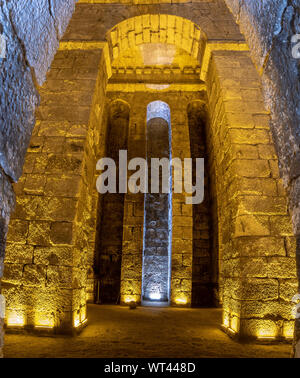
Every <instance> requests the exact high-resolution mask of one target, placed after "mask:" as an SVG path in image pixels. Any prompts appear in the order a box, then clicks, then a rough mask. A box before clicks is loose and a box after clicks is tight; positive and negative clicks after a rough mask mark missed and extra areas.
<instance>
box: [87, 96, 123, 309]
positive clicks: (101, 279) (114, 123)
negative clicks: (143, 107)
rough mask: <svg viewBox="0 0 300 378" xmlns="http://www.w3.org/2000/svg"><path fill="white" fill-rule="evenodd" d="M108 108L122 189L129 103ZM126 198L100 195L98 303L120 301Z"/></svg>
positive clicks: (109, 148)
mask: <svg viewBox="0 0 300 378" xmlns="http://www.w3.org/2000/svg"><path fill="white" fill-rule="evenodd" d="M108 107H109V117H108V124H107V129H108V130H107V134H108V135H107V141H106V146H105V147H106V156H107V157H109V158H111V159H113V160H114V161H115V163H116V177H117V190H118V187H119V150H127V141H128V126H129V106H128V105H127V104H126V103H124V102H123V101H122V102H121V101H115V102H112V103H111V104H109V106H108ZM124 197H125V195H124V194H123V193H105V194H100V195H99V200H98V214H97V217H98V222H97V237H96V245H95V278H96V279H97V285H98V286H97V287H95V297H96V302H97V303H114V304H116V303H118V302H119V300H120V284H121V283H120V280H121V260H122V242H123V216H124Z"/></svg>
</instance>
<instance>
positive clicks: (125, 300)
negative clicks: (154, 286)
mask: <svg viewBox="0 0 300 378" xmlns="http://www.w3.org/2000/svg"><path fill="white" fill-rule="evenodd" d="M135 301H136V300H135V297H134V296H133V295H127V296H126V297H125V299H124V302H125V303H128V304H129V303H130V302H135Z"/></svg>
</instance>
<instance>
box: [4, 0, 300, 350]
mask: <svg viewBox="0 0 300 378" xmlns="http://www.w3.org/2000/svg"><path fill="white" fill-rule="evenodd" d="M226 2H227V3H228V4H229V5H230V6H231V7H232V11H233V13H234V15H236V17H237V21H238V22H239V23H240V25H241V29H242V31H243V32H244V33H245V36H246V39H247V41H248V42H249V46H250V52H248V51H245V49H246V47H245V45H244V37H243V36H242V35H241V34H240V31H239V29H238V26H237V25H236V24H235V22H234V20H233V16H232V15H231V14H230V12H229V10H228V9H227V8H226V6H225V3H224V2H223V1H219V0H218V1H217V0H216V1H211V2H190V3H183V4H181V3H176V4H172V6H171V5H170V4H167V3H166V4H158V5H157V4H155V5H151V4H144V5H137V4H134V5H132V4H108V3H105V4H100V3H97V4H92V3H90V4H84V3H83V2H80V3H81V4H78V5H77V7H76V11H75V13H74V14H73V17H72V20H71V22H70V24H69V26H68V29H67V32H66V33H65V35H64V37H63V41H64V44H62V50H60V51H59V52H58V53H57V54H56V56H55V59H54V61H53V62H52V65H51V70H50V72H49V74H48V76H47V81H46V83H45V84H44V85H43V86H42V87H39V86H38V85H39V84H42V82H43V80H44V78H45V73H46V71H47V70H48V68H49V66H50V63H51V61H52V58H53V56H54V54H55V51H56V49H57V47H58V38H60V37H61V36H62V34H63V31H64V29H65V27H66V25H67V24H68V20H69V18H70V16H71V14H72V11H73V5H74V2H73V1H70V2H69V1H68V2H65V1H64V2H61V1H50V2H45V4H43V5H42V3H43V2H42V3H41V2H39V4H38V5H37V4H36V2H31V3H30V4H29V3H28V4H27V2H26V4H25V2H22V1H19V2H18V4H16V2H15V1H11V2H9V3H8V4H6V3H5V4H3V3H1V5H0V24H1V26H0V32H3V33H4V35H5V36H6V37H7V40H8V46H9V53H8V55H7V58H6V59H5V60H0V84H1V88H4V91H3V90H2V91H1V94H0V96H1V101H0V107H1V116H2V123H3V127H1V133H2V134H1V138H0V164H1V170H0V173H1V177H0V180H1V181H0V182H1V185H0V198H1V202H0V206H1V207H0V211H1V217H0V231H1V245H0V247H1V252H0V253H1V254H0V259H1V260H3V255H4V254H3V251H4V248H5V237H6V229H7V224H8V221H9V214H10V212H11V210H12V208H13V204H14V194H13V192H12V190H11V184H10V183H11V181H16V180H17V179H18V178H19V177H20V176H21V177H20V179H19V182H18V183H17V184H16V185H15V186H14V187H15V192H16V196H17V200H16V202H17V204H16V210H15V212H14V214H13V215H12V219H11V222H10V230H9V235H8V244H7V254H6V264H5V277H4V282H3V285H2V291H3V292H4V294H5V295H6V297H7V307H8V314H11V315H10V317H11V322H12V323H14V322H15V319H17V322H19V323H20V322H24V323H25V324H26V325H29V326H37V325H39V326H40V325H44V326H52V325H54V327H57V329H60V330H65V331H66V330H68V331H70V330H71V329H72V328H73V326H74V325H78V324H81V323H82V322H83V321H84V320H85V318H86V315H85V308H86V299H91V298H92V296H93V280H94V274H93V265H94V250H95V234H96V218H97V211H96V209H97V201H98V194H97V192H96V190H95V180H96V176H97V173H96V171H95V163H96V161H97V160H98V159H99V158H100V157H103V156H105V155H106V147H105V145H106V144H105V140H106V133H107V122H106V121H105V120H106V118H105V117H106V115H107V103H106V102H107V99H108V101H109V98H112V97H114V96H115V99H118V98H121V97H123V99H124V101H126V102H128V103H129V104H130V106H131V108H130V121H129V140H128V150H129V155H131V156H132V157H134V156H141V157H143V156H145V151H146V150H145V146H146V144H145V140H146V138H145V119H146V113H145V112H146V105H147V103H149V102H150V101H154V100H157V99H160V100H162V101H166V102H167V103H168V104H169V105H170V107H171V117H172V119H171V124H172V128H173V129H172V155H173V156H174V155H177V156H180V157H190V155H191V145H190V140H189V130H188V119H187V109H188V105H189V103H190V102H191V101H194V100H199V99H200V100H201V101H203V102H204V103H205V104H206V106H207V112H208V116H209V117H208V118H209V122H208V123H207V125H206V139H207V140H206V146H207V151H208V160H209V178H210V188H209V191H210V193H211V199H212V202H211V209H212V224H213V227H212V230H213V233H214V236H213V239H212V244H211V247H210V248H211V252H210V255H211V256H213V259H214V261H215V262H216V260H217V264H216V265H217V269H216V271H217V272H215V273H214V274H215V275H216V276H215V277H217V278H216V280H217V281H218V285H217V286H218V288H217V293H215V294H216V297H218V298H219V301H220V304H221V305H222V306H223V309H224V324H225V325H226V326H227V327H228V328H231V329H233V330H234V331H237V332H239V333H240V334H241V335H244V336H254V337H263V336H279V337H282V336H283V337H285V335H288V336H290V335H291V324H293V316H294V315H293V313H292V304H291V298H292V297H293V295H294V294H295V293H296V292H297V278H296V269H295V258H296V240H295V237H294V233H296V235H298V229H299V214H298V213H299V211H298V208H299V201H298V198H299V194H298V193H299V190H298V189H299V185H298V176H299V167H298V165H299V164H298V160H299V156H298V145H299V143H298V142H297V140H298V132H297V125H298V124H299V120H298V115H297V111H295V109H297V107H298V103H299V98H298V96H299V81H298V65H297V61H296V60H292V59H291V58H290V52H289V50H288V49H289V44H288V43H285V41H286V40H288V39H289V38H290V36H291V34H293V33H294V32H295V31H297V30H298V29H297V27H298V26H297V20H298V15H297V10H296V5H297V1H293V2H291V3H290V5H289V6H288V7H286V6H285V5H284V4H283V3H282V2H281V3H280V4H279V3H278V4H277V5H278V6H276V4H272V7H271V6H270V2H267V1H263V2H259V4H258V2H255V1H249V2H246V3H245V2H238V1H234V2H233V1H231V0H226ZM62 3H63V5H64V6H62ZM143 3H144V2H143ZM146 3H149V2H148V1H146ZM239 3H241V4H239ZM239 5H241V6H239ZM279 5H280V6H279ZM9 13H10V15H11V17H9V16H8V15H9ZM158 13H159V14H158ZM29 14H30V15H31V16H30V17H28V15H29ZM270 18H271V19H272V20H274V22H270ZM35 20H40V22H36V21H35ZM99 20H101V22H99ZM253 25H256V26H258V27H257V28H253ZM280 25H283V27H282V28H281V27H280ZM2 29H3V30H2ZM254 30H255V31H254ZM107 32H109V33H108V34H107ZM106 35H107V36H108V43H107V44H106V43H104V42H105V36H106ZM69 41H71V42H69ZM85 41H90V42H91V43H92V44H91V45H88V44H86V43H85ZM96 42H100V45H97V44H96V45H93V43H96ZM212 42H213V44H212ZM225 42H227V44H225ZM76 43H77V45H76ZM78 43H81V45H78ZM150 43H153V47H155V46H156V48H155V51H156V52H158V51H160V50H161V44H168V45H170V44H171V45H173V46H175V48H173V50H174V51H173V52H174V60H172V58H173V55H172V54H171V50H170V51H169V52H168V53H167V54H165V56H164V57H163V59H162V60H159V61H157V60H156V61H154V60H153V61H150V63H155V66H150V67H147V66H144V65H143V64H144V63H145V62H144V61H143V59H142V58H143V55H142V54H141V46H144V45H145V44H150ZM76 46H77V47H76ZM78 46H80V47H78ZM88 46H89V47H88ZM99 46H100V47H99ZM150 46H151V45H150ZM158 46H160V47H159V48H158ZM208 46H210V47H208ZM271 46H272V49H271ZM282 46H283V47H282ZM282 48H283V50H282ZM147 49H148V47H147ZM150 49H151V48H150ZM243 50H244V51H243ZM183 51H184V53H183ZM269 52H270V54H269ZM123 54H124V55H123ZM154 55H155V54H154ZM156 55H157V54H156ZM156 55H155V56H156ZM146 56H148V58H149V51H148V52H147V54H146ZM189 56H190V58H191V60H190V61H191V64H190V67H189V64H188V57H189ZM250 56H252V57H253V58H254V60H255V62H256V64H257V67H258V69H259V70H260V73H261V74H262V77H261V78H260V77H259V75H258V73H257V71H256V69H255V67H254V65H253V63H252V61H251V59H250ZM156 58H157V56H156ZM133 62H135V63H134V64H133ZM141 62H142V64H141ZM148 63H149V60H148ZM158 63H159V66H157V64H158ZM166 63H167V64H166ZM279 70H280V71H279ZM200 74H201V79H203V80H204V81H205V83H203V82H201V81H200V79H199V76H200ZM139 75H142V76H139ZM137 78H140V79H141V81H142V83H139V82H138V80H137ZM172 78H173V79H174V82H173V81H172V80H173V79H172ZM108 79H110V82H109V85H108V86H107V82H108ZM147 84H150V86H151V84H153V85H170V86H167V87H165V89H162V90H161V91H160V92H156V91H155V87H154V88H149V87H148V88H147V87H146V85H147ZM108 88H109V89H110V90H111V94H108V93H107V95H105V91H106V89H108ZM112 89H113V91H112ZM137 89H139V90H140V92H137ZM287 89H289V90H287ZM38 92H39V94H40V97H41V104H40V107H39V109H38V111H37V113H36V122H35V120H34V116H33V115H34V110H35V107H36V105H37V103H38V97H39V96H38ZM134 92H135V93H134ZM203 93H206V94H205V95H203ZM134 96H138V97H134ZM136 98H138V101H137V100H136ZM268 110H270V111H271V120H272V122H271V123H270V117H269V112H268ZM34 123H35V128H34V131H33V133H32V128H33V125H34ZM271 131H272V134H271ZM31 134H32V136H31ZM30 136H31V141H30V145H29V148H28V149H27V147H28V144H29V139H30ZM26 150H27V155H26V161H25V165H24V167H23V160H24V155H25V152H26ZM278 158H279V162H280V168H281V170H280V172H279V169H278V160H277V159H278ZM22 167H23V174H22V175H21V172H22ZM280 175H281V177H282V178H283V179H284V181H283V182H284V184H285V186H286V189H287V194H286V191H285V190H284V188H283V184H282V181H281V179H280ZM288 198H289V199H290V201H289V206H290V210H291V213H292V219H293V226H294V233H293V230H292V229H291V221H290V214H289V211H288V207H287V202H288V201H287V199H288ZM143 199H144V198H143V196H140V195H137V196H132V195H130V194H128V195H126V196H125V204H124V208H125V212H124V220H123V241H122V244H123V246H122V258H123V261H122V267H121V289H120V296H121V302H127V301H129V300H135V301H137V302H138V301H139V300H140V297H141V280H142V258H141V257H142V249H143V246H142V234H143V215H144V214H143ZM172 206H173V209H174V210H176V212H174V213H173V219H172V222H173V233H172V245H173V247H172V280H171V303H172V304H176V305H185V306H186V305H187V306H188V305H190V304H191V302H192V268H193V246H195V243H194V242H193V241H195V240H196V239H195V238H193V219H196V218H195V217H194V218H193V212H192V209H191V208H190V207H188V206H186V205H185V204H184V198H183V196H182V195H181V196H180V195H176V196H174V197H173V203H172ZM205 227H206V226H205ZM200 235H201V234H200ZM203 240H204V233H203ZM193 243H194V244H193ZM202 248H203V251H204V250H205V249H206V248H207V245H204V244H203V245H202ZM0 262H1V261H0ZM2 272H3V263H2V262H1V266H0V276H2V274H3V273H2ZM20 319H21V320H20ZM7 322H8V324H9V322H10V320H9V319H7ZM46 323H47V324H46ZM1 335H2V333H1ZM0 339H1V340H2V338H0ZM1 345H2V341H0V348H1ZM0 353H1V352H0Z"/></svg>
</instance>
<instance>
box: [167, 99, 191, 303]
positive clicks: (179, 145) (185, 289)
mask: <svg viewBox="0 0 300 378" xmlns="http://www.w3.org/2000/svg"><path fill="white" fill-rule="evenodd" d="M187 105H188V104H187V103H186V102H185V101H182V102H180V103H178V104H176V107H175V106H172V107H171V130H172V131H171V133H172V159H174V158H180V159H181V161H182V162H183V159H184V158H190V157H191V153H190V139H189V127H188V119H187ZM182 173H183V174H182V188H183V192H182V193H174V192H173V197H172V209H173V210H172V229H173V230H172V268H171V269H172V274H171V304H172V305H177V306H190V305H191V299H192V262H193V206H192V205H189V204H186V202H185V201H186V195H188V194H187V193H185V191H184V183H183V179H184V171H183V170H182ZM173 188H174V175H173Z"/></svg>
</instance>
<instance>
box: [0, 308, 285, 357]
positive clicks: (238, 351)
mask: <svg viewBox="0 0 300 378" xmlns="http://www.w3.org/2000/svg"><path fill="white" fill-rule="evenodd" d="M88 310H89V325H88V327H86V328H85V329H84V330H83V332H82V333H81V334H80V336H78V337H74V338H70V337H37V336H30V335H12V334H10V335H6V336H5V351H4V353H5V357H196V358H197V357H275V358H276V357H290V350H291V348H290V346H289V345H286V344H280V345H255V344H239V343H237V342H234V341H233V340H231V339H230V338H229V337H228V336H227V335H226V334H224V333H223V332H222V331H221V330H220V329H219V328H218V324H220V320H221V311H220V310H219V309H184V308H182V309H180V308H161V307H139V308H137V309H135V310H129V309H128V308H127V307H121V306H97V305H89V309H88Z"/></svg>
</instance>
